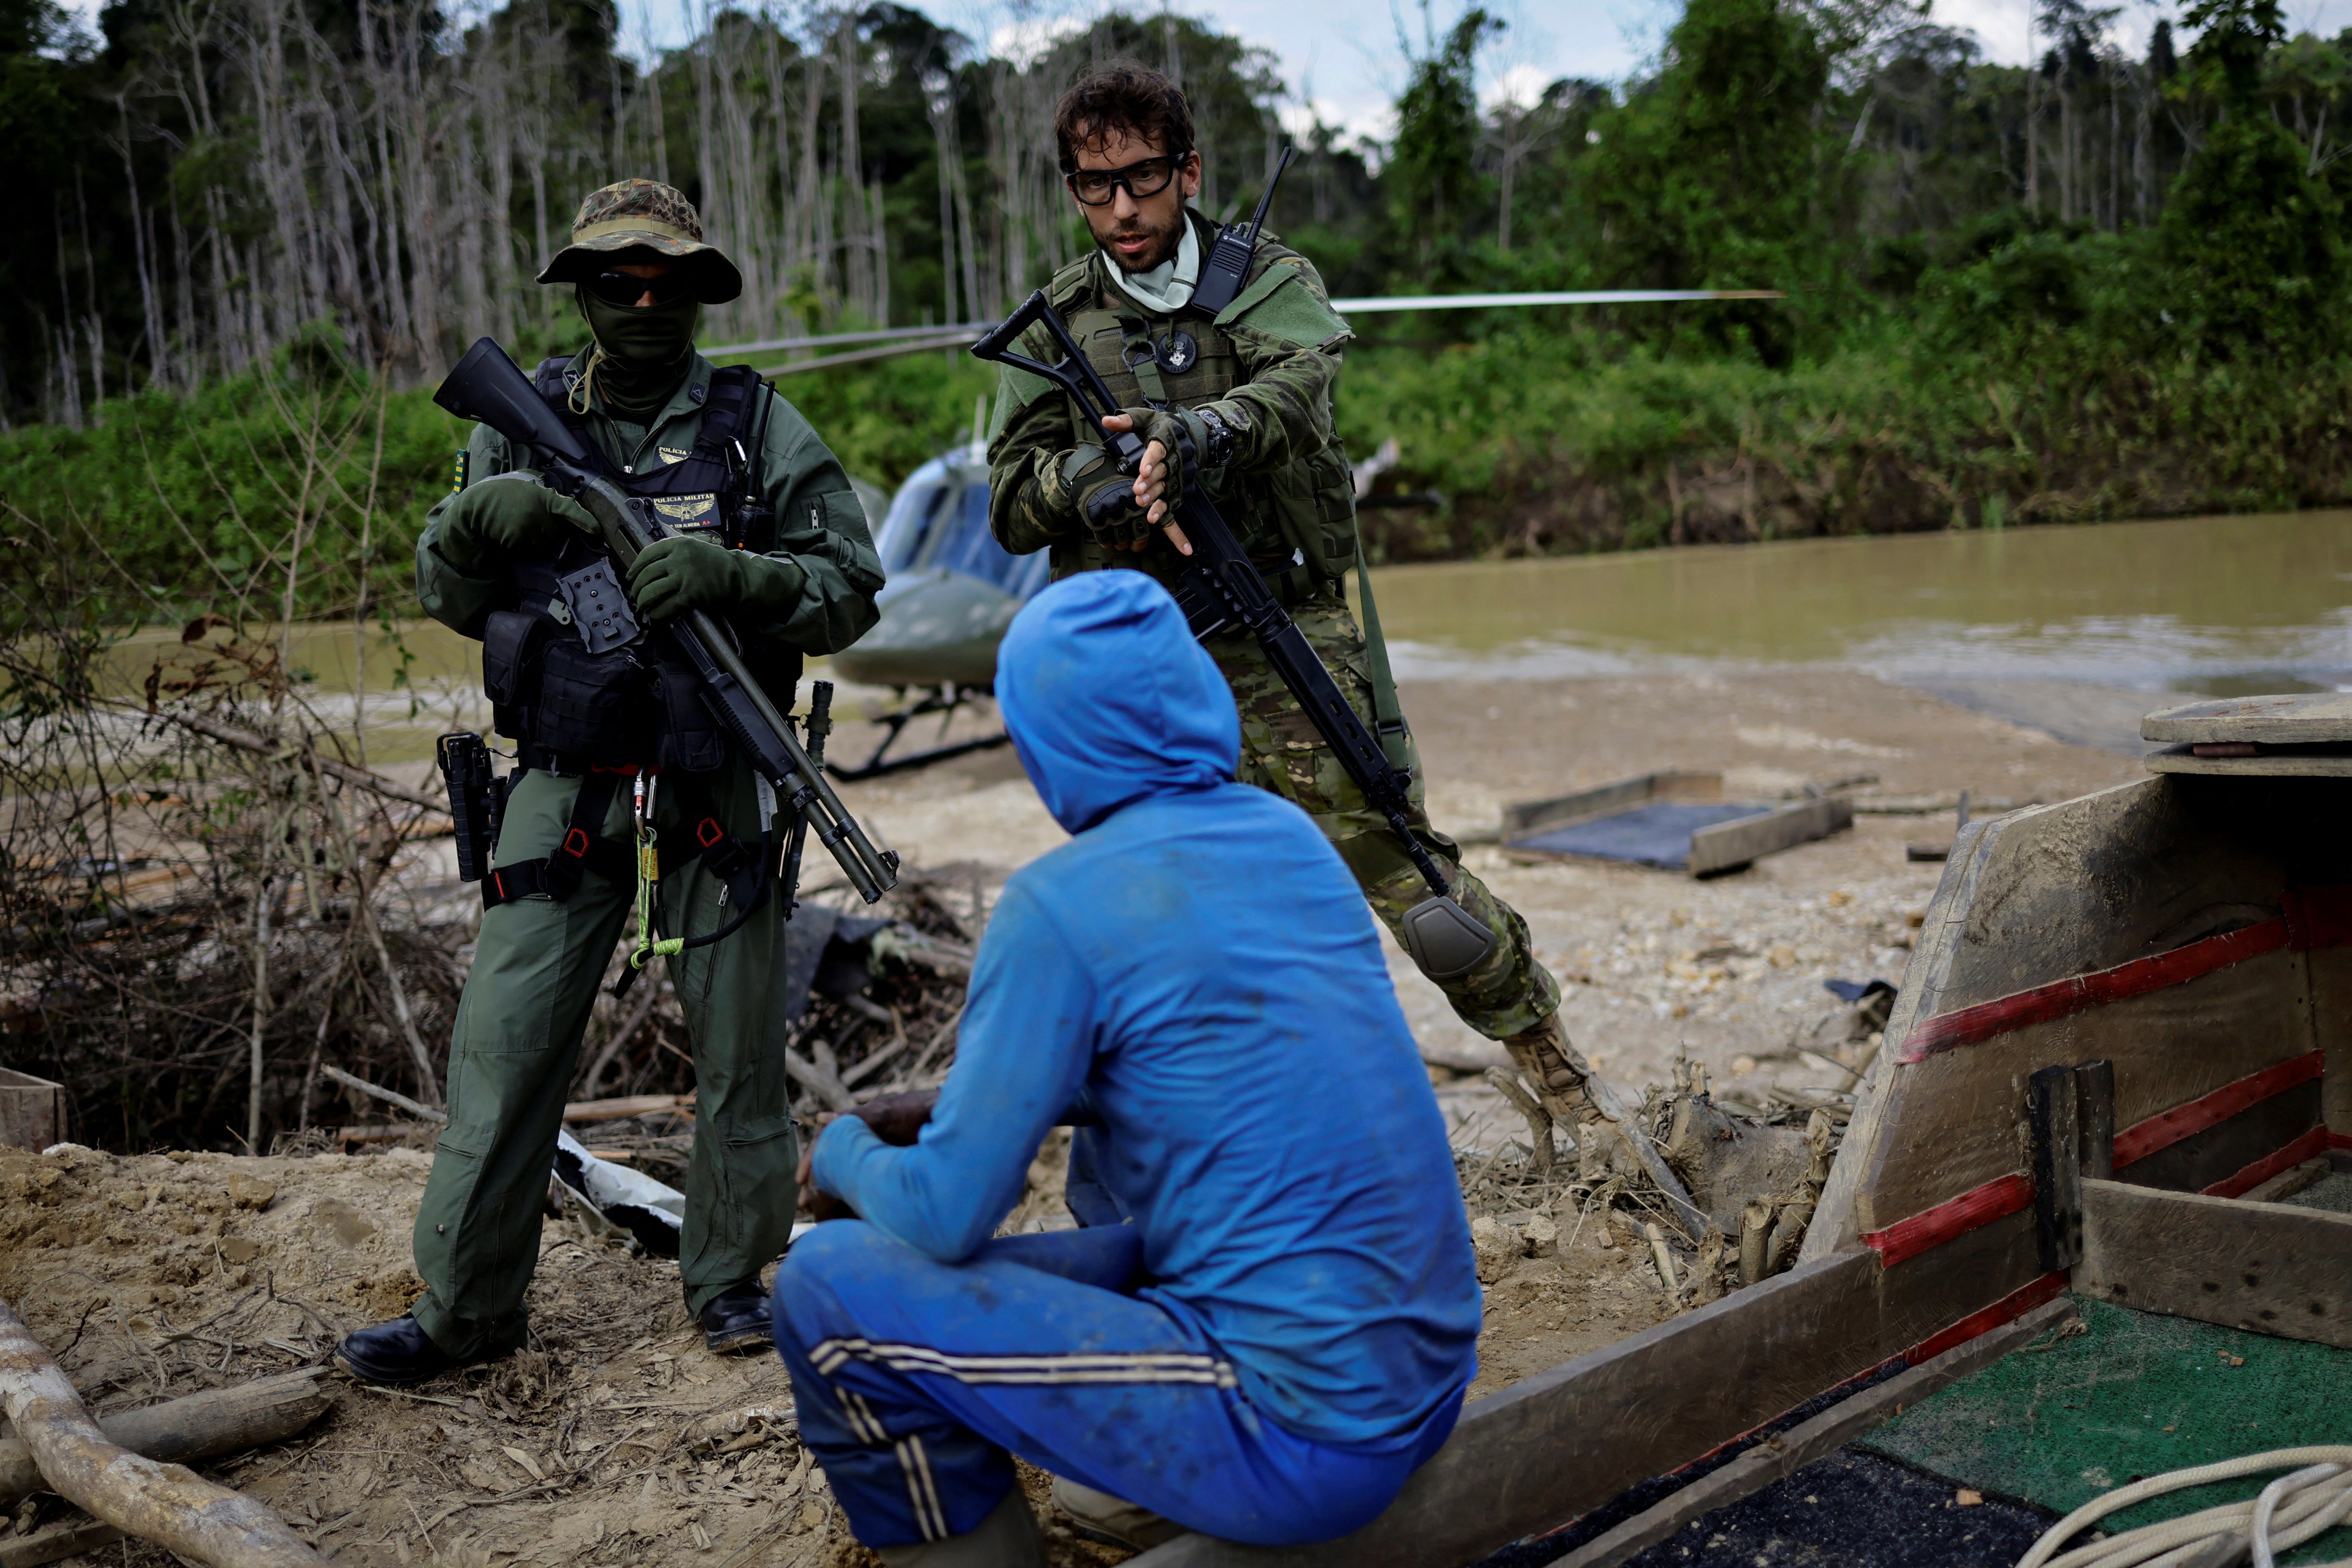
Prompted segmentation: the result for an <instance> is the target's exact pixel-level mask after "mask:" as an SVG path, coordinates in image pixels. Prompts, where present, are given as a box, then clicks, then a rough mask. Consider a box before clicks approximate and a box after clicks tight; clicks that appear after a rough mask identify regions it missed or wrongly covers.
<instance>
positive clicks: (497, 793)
mask: <svg viewBox="0 0 2352 1568" xmlns="http://www.w3.org/2000/svg"><path fill="white" fill-rule="evenodd" d="M434 753H435V755H436V757H437V758H438V759H439V760H440V763H441V782H442V783H443V784H446V785H447V786H448V788H449V821H450V822H451V824H452V825H453V826H456V828H457V879H458V880H459V881H461V882H478V881H480V880H481V879H483V878H484V877H487V876H488V875H489V874H490V854H491V852H492V851H493V850H495V849H496V848H497V847H498V844H499V817H500V816H502V815H504V814H505V811H506V805H507V781H506V780H505V779H502V778H499V776H498V775H497V774H495V773H492V772H491V771H490V748H489V747H488V745H486V744H484V743H483V741H482V738H481V737H480V736H479V735H477V734H476V733H474V731H471V730H456V731H451V732H450V733H448V734H446V735H444V736H442V737H441V739H440V740H439V741H438V742H436V743H435V745H434Z"/></svg>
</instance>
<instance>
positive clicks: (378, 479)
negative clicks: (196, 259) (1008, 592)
mask: <svg viewBox="0 0 2352 1568" xmlns="http://www.w3.org/2000/svg"><path fill="white" fill-rule="evenodd" d="M306 366H307V367H308V368H307V369H305V368H304V367H306ZM992 384H993V380H992V376H991V375H990V374H988V373H987V372H986V370H985V367H982V366H981V365H978V364H976V363H972V362H971V361H970V360H968V359H966V358H964V357H963V356H961V355H955V356H952V357H951V356H949V355H945V354H923V355H917V356H912V357H909V358H906V359H898V360H891V361H887V362H885V363H881V364H877V365H871V366H866V367H863V368H856V369H850V368H845V369H842V370H835V371H818V372H812V373H810V374H804V375H799V376H793V377H788V378H787V379H786V380H784V381H783V382H782V389H783V391H784V393H785V395H787V396H789V397H790V398H792V399H793V402H794V403H795V404H796V405H798V406H799V407H800V409H801V410H802V412H803V413H804V414H806V415H807V416H809V417H810V418H811V419H812V420H813V421H814V422H815V424H816V426H818V428H819V429H821V430H822V431H824V434H825V437H826V439H827V441H828V442H830V443H831V445H832V447H833V448H834V450H835V452H836V453H837V454H839V455H840V457H841V458H842V460H843V462H844V463H845V464H846V465H847V467H848V468H849V470H850V472H851V473H853V474H856V475H857V476H858V477H859V478H861V479H871V480H873V481H874V482H876V483H877V484H881V485H884V486H885V487H895V486H896V485H897V484H898V481H899V480H900V479H904V478H906V476H907V475H908V473H910V472H911V471H913V469H914V468H916V467H917V466H919V465H920V464H921V463H924V462H926V461H928V460H929V458H933V457H935V456H937V455H938V454H939V452H940V451H941V450H942V449H944V448H945V447H949V446H950V445H952V444H953V443H955V442H957V441H959V440H961V439H964V438H965V437H968V436H969V435H970V433H971V421H972V405H973V402H974V400H975V399H977V398H981V397H984V396H985V395H987V393H988V391H989V389H990V387H991V386H992ZM100 415H101V416H102V418H103V421H104V422H103V423H102V424H95V425H92V426H89V427H87V428H83V429H71V428H68V427H66V426H58V425H28V426H20V427H19V428H17V429H15V430H12V431H7V432H5V433H0V508H5V522H0V527H5V529H7V530H9V531H16V532H20V533H21V532H24V531H37V532H38V533H39V534H40V535H42V536H43V537H42V538H41V540H40V546H41V547H40V548H38V549H36V550H32V551H29V552H19V553H18V554H17V556H16V559H15V560H14V561H13V562H12V563H11V565H10V568H9V571H8V572H7V574H5V575H6V578H7V580H8V581H9V582H10V584H11V585H12V589H13V592H12V595H11V600H12V602H8V603H0V626H16V625H21V624H22V623H23V621H24V620H25V619H26V614H27V612H28V611H30V610H31V609H33V608H34V607H35V606H37V605H43V604H47V605H49V606H50V607H51V608H52V609H53V608H54V607H55V601H54V597H53V595H51V593H50V590H52V589H54V588H57V587H59V586H63V585H65V584H70V585H71V586H70V587H69V588H68V592H69V593H70V594H72V595H75V596H76V597H78V598H80V599H82V600H84V601H85V602H86V603H87V604H88V605H89V606H90V608H91V613H92V615H93V616H94V617H95V618H96V619H97V620H99V621H100V622H108V623H115V624H119V623H121V622H122V621H125V620H142V619H152V618H156V617H162V618H166V619H169V618H173V617H175V616H184V615H189V614H194V612H196V611H197V610H199V609H204V608H213V609H218V610H234V609H240V608H241V609H243V610H244V611H246V612H247V616H248V618H258V619H261V620H268V619H270V618H272V617H274V616H277V615H278V613H279V611H280V610H281V608H282V604H283V600H282V597H280V595H283V594H284V593H285V592H286V591H287V589H286V585H285V572H284V566H283V558H284V552H285V549H286V546H287V544H288V542H289V540H290V539H291V538H292V537H293V536H294V535H295V534H296V532H297V531H298V530H299V531H300V532H301V534H302V538H303V542H304V545H305V549H304V550H303V551H302V552H301V560H302V565H301V568H300V571H299V574H297V576H296V580H295V582H294V584H293V585H292V588H291V593H292V595H293V596H294V601H295V607H296V610H297V613H298V614H307V615H327V614H341V615H348V614H349V613H350V612H351V610H352V607H353V605H354V603H355V601H356V600H357V597H358V595H359V594H360V592H361V591H362V590H361V588H360V583H361V579H362V576H364V579H365V582H366V588H365V593H366V595H368V605H369V607H370V609H371V610H372V611H389V613H392V614H394V615H404V614H407V613H408V612H409V609H410V607H411V606H412V605H413V604H414V594H415V588H414V585H413V572H414V569H413V567H412V565H411V563H410V558H411V555H412V554H413V552H414V551H415V543H416V534H417V531H418V530H419V529H420V528H421V527H422V526H423V525H424V521H425V510H426V509H427V508H428V507H430V506H431V505H432V504H433V502H434V500H436V498H437V497H438V496H439V495H440V494H441V493H442V491H443V490H445V489H446V488H447V487H448V484H449V480H450V475H451V472H452V465H453V462H454V459H455V457H456V454H457V449H458V448H459V447H462V446H463V445H464V444H465V438H466V433H465V427H464V426H462V425H460V424H459V423H458V422H457V420H454V419H452V418H450V417H449V416H447V415H446V414H444V413H442V412H441V410H440V409H438V408H436V407H435V406H434V405H433V403H432V398H431V395H430V393H429V391H427V390H425V389H423V388H415V389H411V390H408V391H402V392H393V391H390V390H388V389H387V387H386V386H385V384H384V382H383V380H382V379H379V378H371V377H369V376H367V375H365V374H362V373H360V372H358V371H355V370H353V369H352V368H351V367H350V366H348V365H346V364H344V363H341V362H340V361H337V360H334V359H332V358H330V357H324V356H317V355H313V356H305V355H304V354H302V353H299V352H298V351H288V352H286V353H281V354H279V355H278V357H277V358H276V359H274V360H273V361H272V362H270V363H269V364H268V365H267V366H263V367H257V368H256V369H253V370H249V371H247V372H246V373H244V374H241V375H238V376H236V377H234V378H232V379H230V380H227V381H222V382H217V383H215V384H212V385H209V386H207V387H205V389H204V390H202V391H200V392H198V393H196V394H194V395H189V396H185V397H179V396H173V395H170V394H166V393H162V392H153V393H149V394H147V395H143V396H141V397H135V398H128V399H121V400H116V401H110V402H109V403H107V404H105V405H103V406H102V408H101V410H100ZM379 436H380V438H381V445H380V446H379V444H378V442H379ZM877 521H878V520H877ZM36 618H37V617H36Z"/></svg>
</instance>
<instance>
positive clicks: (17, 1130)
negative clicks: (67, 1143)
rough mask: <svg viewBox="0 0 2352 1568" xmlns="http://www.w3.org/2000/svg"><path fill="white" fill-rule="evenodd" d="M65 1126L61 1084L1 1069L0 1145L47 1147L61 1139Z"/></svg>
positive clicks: (64, 1099)
mask: <svg viewBox="0 0 2352 1568" xmlns="http://www.w3.org/2000/svg"><path fill="white" fill-rule="evenodd" d="M65 1128H66V1091H65V1086H64V1085H62V1084H57V1083H51V1082H50V1081H49V1080H48V1079H45V1078H35V1077H34V1076H33V1075H32V1074H31V1073H28V1072H17V1071H16V1070H15V1069H14V1068H0V1147H6V1148H10V1149H34V1150H39V1149H46V1148H47V1147H48V1146H49V1145H50V1144H52V1143H57V1142H63V1141H64V1138H65Z"/></svg>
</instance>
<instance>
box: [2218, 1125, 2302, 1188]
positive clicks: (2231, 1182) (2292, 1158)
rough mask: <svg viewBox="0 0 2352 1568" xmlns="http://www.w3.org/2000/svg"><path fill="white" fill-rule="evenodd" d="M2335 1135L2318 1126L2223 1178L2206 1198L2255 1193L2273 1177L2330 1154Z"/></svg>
mask: <svg viewBox="0 0 2352 1568" xmlns="http://www.w3.org/2000/svg"><path fill="white" fill-rule="evenodd" d="M2332 1136H2333V1135H2332V1134H2330V1133H2329V1132H2328V1131H2327V1129H2326V1128H2325V1127H2315V1128H2313V1129H2312V1130H2311V1131H2308V1132H2306V1133H2305V1134H2304V1135H2303V1136H2302V1137H2300V1138H2298V1139H2296V1140H2295V1141H2294V1142H2292V1143H2290V1144H2288V1145H2287V1146H2286V1147H2285V1148H2284V1149H2282V1150H2280V1151H2279V1152H2277V1153H2275V1154H2265V1155H2263V1157H2262V1158H2261V1159H2259V1160H2257V1161H2255V1162H2254V1163H2252V1164H2251V1165H2249V1166H2247V1167H2246V1168H2245V1169H2244V1170H2242V1171H2240V1172H2239V1173H2237V1174H2236V1175H2234V1176H2224V1177H2222V1178H2221V1180H2220V1181H2218V1182H2216V1183H2214V1184H2212V1185H2211V1186H2210V1187H2207V1188H2206V1189H2205V1190H2204V1191H2205V1195H2206V1196H2207V1197H2209V1198H2234V1197H2236V1196H2238V1195H2239V1194H2242V1193H2251V1192H2252V1191H2253V1190H2254V1189H2255V1188H2256V1187H2259V1186H2261V1185H2262V1184H2263V1183H2264V1182H2267V1181H2269V1180H2270V1179H2271V1178H2272V1177H2273V1176H2275V1175H2279V1174H2281V1173H2284V1172H2287V1171H2291V1170H2293V1169H2294V1167H2296V1166H2297V1165H2300V1164H2302V1163H2304V1162H2305V1160H2315V1159H2317V1158H2318V1157H2319V1156H2320V1155H2322V1154H2325V1153H2326V1152H2327V1147H2328V1144H2329V1142H2330V1141H2331V1138H2332Z"/></svg>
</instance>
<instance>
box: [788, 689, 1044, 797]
mask: <svg viewBox="0 0 2352 1568" xmlns="http://www.w3.org/2000/svg"><path fill="white" fill-rule="evenodd" d="M966 700H968V694H967V693H965V692H962V691H958V692H957V693H956V694H955V695H954V696H953V697H940V696H939V695H938V694H936V693H934V694H933V695H931V696H929V697H926V698H924V699H923V700H921V701H920V702H918V703H915V704H914V705H913V706H911V707H908V708H901V709H899V710H898V711H897V712H895V713H885V714H883V715H881V716H880V717H879V718H877V720H876V721H875V722H876V723H877V724H882V725H885V726H887V728H888V730H889V731H890V732H889V733H888V734H887V735H885V736H883V737H882V743H881V744H880V745H878V746H877V747H875V748H874V754H873V755H872V756H870V757H868V758H866V760H865V761H864V762H863V763H859V764H858V765H857V766H856V767H854V768H852V767H844V766H842V765H841V764H840V763H835V762H828V763H825V765H824V770H825V772H827V773H831V774H832V775H833V776H834V777H835V778H837V779H839V780H841V781H842V782H843V783H844V784H857V783H860V782H861V781H863V780H866V779H878V778H881V777H882V776H884V775H885V774H887V773H907V772H908V771H910V770H912V769H915V768H925V767H929V766H930V765H931V764H932V763H944V762H946V761H948V760H949V759H950V758H953V757H962V756H969V755H971V753H972V752H988V751H993V750H995V749H996V748H997V747H999V746H1002V745H1004V744H1006V743H1007V742H1010V741H1011V740H1012V739H1013V737H1012V736H1011V735H1009V734H1006V733H1005V732H1004V731H1002V730H1000V731H997V732H996V733H995V734H993V735H982V736H980V737H978V738H977V739H974V740H970V741H956V742H951V743H950V744H948V745H944V746H933V747H931V748H930V749H929V750H928V751H921V752H914V753H913V754H912V755H910V756H904V757H891V756H887V752H889V750H890V748H891V747H892V746H895V745H897V744H898V737H899V736H900V735H901V734H903V733H905V732H906V729H907V726H908V725H909V724H911V723H913V722H914V721H916V720H918V719H920V718H922V717H924V716H925V715H927V714H931V713H943V714H946V715H949V716H950V718H952V717H953V715H954V713H955V710H957V709H959V708H961V707H962V706H963V705H964V703H965V701H966Z"/></svg>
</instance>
